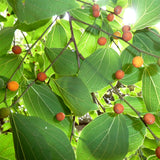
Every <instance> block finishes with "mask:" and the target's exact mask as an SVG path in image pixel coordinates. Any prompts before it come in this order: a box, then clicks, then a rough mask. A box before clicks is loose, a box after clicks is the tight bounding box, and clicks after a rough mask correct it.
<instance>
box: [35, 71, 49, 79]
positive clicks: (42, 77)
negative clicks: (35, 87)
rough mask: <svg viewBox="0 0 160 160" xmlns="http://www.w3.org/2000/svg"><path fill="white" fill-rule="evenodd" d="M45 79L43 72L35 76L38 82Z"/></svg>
mask: <svg viewBox="0 0 160 160" xmlns="http://www.w3.org/2000/svg"><path fill="white" fill-rule="evenodd" d="M46 78H47V76H46V74H45V73H44V72H39V73H38V75H37V79H38V80H39V81H45V80H46Z"/></svg>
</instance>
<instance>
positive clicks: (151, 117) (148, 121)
mask: <svg viewBox="0 0 160 160" xmlns="http://www.w3.org/2000/svg"><path fill="white" fill-rule="evenodd" d="M143 119H144V122H145V123H146V124H153V123H154V122H155V116H154V115H153V114H151V113H146V114H145V115H144V117H143Z"/></svg>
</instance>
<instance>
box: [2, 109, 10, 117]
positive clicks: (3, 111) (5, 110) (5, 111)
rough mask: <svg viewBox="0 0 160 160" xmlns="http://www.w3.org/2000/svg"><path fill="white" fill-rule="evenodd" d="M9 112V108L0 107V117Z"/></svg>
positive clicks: (6, 115)
mask: <svg viewBox="0 0 160 160" xmlns="http://www.w3.org/2000/svg"><path fill="white" fill-rule="evenodd" d="M9 114H10V109H9V108H0V118H6V117H8V116H9Z"/></svg>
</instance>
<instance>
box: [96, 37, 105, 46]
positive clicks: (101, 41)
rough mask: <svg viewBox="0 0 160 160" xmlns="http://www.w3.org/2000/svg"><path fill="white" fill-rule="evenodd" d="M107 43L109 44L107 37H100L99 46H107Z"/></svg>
mask: <svg viewBox="0 0 160 160" xmlns="http://www.w3.org/2000/svg"><path fill="white" fill-rule="evenodd" d="M106 42H107V39H106V38H105V37H100V38H99V39H98V44H99V45H101V46H103V45H105V44H106Z"/></svg>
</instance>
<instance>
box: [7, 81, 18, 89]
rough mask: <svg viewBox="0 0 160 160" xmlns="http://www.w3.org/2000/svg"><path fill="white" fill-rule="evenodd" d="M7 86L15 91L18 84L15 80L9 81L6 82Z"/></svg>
mask: <svg viewBox="0 0 160 160" xmlns="http://www.w3.org/2000/svg"><path fill="white" fill-rule="evenodd" d="M7 88H8V89H9V90H10V91H16V90H17V89H18V88H19V84H18V83H17V82H16V81H10V82H8V84H7Z"/></svg>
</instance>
